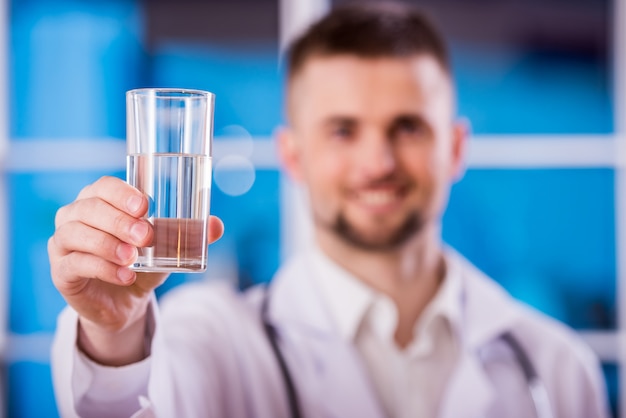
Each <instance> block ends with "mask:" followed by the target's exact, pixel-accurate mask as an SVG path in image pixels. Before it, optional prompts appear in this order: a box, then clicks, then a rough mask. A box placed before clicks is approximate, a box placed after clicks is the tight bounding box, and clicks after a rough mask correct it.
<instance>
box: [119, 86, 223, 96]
mask: <svg viewBox="0 0 626 418" xmlns="http://www.w3.org/2000/svg"><path fill="white" fill-rule="evenodd" d="M126 95H127V96H146V97H157V98H160V99H169V98H172V99H176V98H185V99H203V98H212V97H214V96H215V94H213V93H211V92H210V91H206V90H198V89H185V88H176V87H144V88H139V89H132V90H128V91H127V92H126Z"/></svg>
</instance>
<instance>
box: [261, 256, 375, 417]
mask: <svg viewBox="0 0 626 418" xmlns="http://www.w3.org/2000/svg"><path fill="white" fill-rule="evenodd" d="M312 274H315V266H314V265H312V263H311V261H310V258H309V257H306V256H304V257H300V258H299V259H297V260H295V261H294V262H292V263H291V264H290V265H289V266H288V267H287V268H285V269H284V270H283V271H282V272H281V273H280V274H279V275H278V277H277V278H276V281H275V282H274V284H273V285H272V301H273V302H272V305H271V306H270V311H269V317H270V319H271V320H272V321H273V322H274V323H275V325H276V326H277V327H278V328H279V329H280V331H281V332H283V333H284V335H285V337H286V341H285V343H286V346H287V345H289V346H290V347H291V350H289V351H290V352H291V355H292V356H293V357H292V364H294V365H295V364H297V372H294V374H295V376H294V378H295V380H296V382H297V383H296V385H297V386H299V388H298V389H299V390H300V391H301V392H302V394H301V398H302V397H305V398H308V399H301V400H300V401H301V403H305V405H304V406H305V407H306V410H317V411H316V413H313V414H309V415H310V416H324V417H349V416H354V417H357V416H358V417H364V418H370V417H371V418H382V417H383V416H384V415H383V413H382V410H381V406H380V404H379V403H378V399H377V396H376V393H375V392H374V390H373V387H372V386H371V382H370V380H369V376H368V375H367V371H366V369H365V366H364V365H363V364H362V361H361V358H360V356H359V354H358V353H357V351H356V349H355V347H354V346H353V345H352V344H350V342H348V341H344V340H343V339H342V338H341V337H340V336H339V334H338V332H337V331H336V330H335V326H334V324H333V323H332V321H331V319H330V316H329V315H328V313H327V311H326V310H325V308H324V303H323V301H322V300H321V296H320V294H319V293H318V290H317V288H316V287H315V286H314V283H313V282H312V279H311V275H312ZM287 340H288V341H287ZM292 351H293V352H292ZM295 357H297V359H296V360H295V361H293V359H294V358H295ZM298 383H299V384H298Z"/></svg>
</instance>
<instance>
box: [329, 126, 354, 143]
mask: <svg viewBox="0 0 626 418" xmlns="http://www.w3.org/2000/svg"><path fill="white" fill-rule="evenodd" d="M355 130H356V129H355V126H354V124H353V123H349V122H344V123H336V124H334V125H333V126H331V128H330V136H331V137H332V138H333V139H337V140H341V141H346V140H350V139H352V138H353V137H354V134H355Z"/></svg>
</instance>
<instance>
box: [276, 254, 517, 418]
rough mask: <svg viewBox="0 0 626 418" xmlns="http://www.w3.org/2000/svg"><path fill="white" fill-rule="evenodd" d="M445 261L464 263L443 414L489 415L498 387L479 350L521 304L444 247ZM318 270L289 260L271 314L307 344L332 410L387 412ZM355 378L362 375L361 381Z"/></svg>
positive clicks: (307, 259) (308, 260)
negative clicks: (331, 307) (329, 307)
mask: <svg viewBox="0 0 626 418" xmlns="http://www.w3.org/2000/svg"><path fill="white" fill-rule="evenodd" d="M446 261H447V262H448V263H455V264H456V266H457V268H458V269H460V274H461V285H462V292H461V294H462V297H461V301H460V304H461V314H462V318H461V323H462V326H461V327H459V329H458V330H457V332H459V334H460V335H459V341H460V342H461V349H460V355H459V360H458V364H457V366H456V367H455V370H454V372H453V374H452V376H451V378H450V382H449V384H448V387H447V390H446V391H445V393H444V396H443V399H442V403H441V405H442V410H441V411H440V416H441V417H442V418H448V417H450V418H452V417H457V416H467V417H473V416H476V417H478V416H484V414H485V413H486V411H487V410H488V407H489V405H490V404H491V402H492V399H493V397H494V396H495V393H496V390H495V388H494V387H493V386H492V384H491V381H490V379H489V376H488V375H487V373H486V371H485V369H484V367H483V365H482V363H481V361H480V358H479V349H480V348H481V347H483V346H484V345H485V344H487V343H489V342H490V341H492V340H494V339H496V338H497V337H498V336H499V335H501V334H502V333H503V332H505V331H506V330H508V329H510V328H511V327H512V326H513V325H514V324H515V323H516V322H517V320H518V318H519V317H520V311H521V308H520V307H519V305H518V304H517V303H516V302H514V301H513V299H512V298H511V297H510V296H509V295H508V294H507V293H506V292H505V291H504V289H502V288H501V287H500V286H499V285H498V284H496V283H495V282H493V281H492V280H491V279H489V278H488V277H486V276H485V275H484V274H483V273H481V272H480V271H479V270H478V269H476V268H475V267H474V266H473V265H471V263H469V262H468V261H467V260H465V259H464V258H463V257H462V256H461V255H459V254H458V253H456V252H455V251H453V250H451V249H447V250H446ZM313 274H316V266H315V263H314V262H313V257H312V256H311V254H310V253H305V254H302V255H300V256H297V257H296V258H294V259H293V260H292V261H290V262H288V263H287V264H286V265H285V266H284V267H283V268H282V269H281V271H280V272H279V273H278V274H277V276H276V278H275V280H274V283H273V285H272V286H271V290H270V291H271V299H272V303H271V304H270V306H269V310H268V318H269V320H270V321H271V322H273V323H274V324H276V325H277V326H278V327H279V328H281V329H283V330H284V331H285V332H287V333H291V334H292V336H293V337H294V338H295V339H297V340H300V343H301V344H302V345H301V346H300V347H309V349H308V350H309V354H311V355H312V360H313V361H314V362H317V363H318V366H319V365H321V368H320V367H318V369H319V370H323V372H321V373H320V374H319V376H318V385H317V386H318V388H317V390H318V396H322V398H321V399H325V402H324V407H325V408H327V410H328V412H329V415H330V416H350V415H352V416H355V412H356V411H354V409H353V408H354V407H359V408H361V407H362V408H363V411H361V412H362V414H361V415H359V416H365V417H379V416H382V413H381V408H380V405H378V403H377V402H376V395H375V392H374V390H373V388H372V386H371V384H370V382H369V380H368V377H367V373H366V371H365V367H364V365H363V364H362V363H361V360H360V357H359V356H358V355H357V353H356V349H355V348H354V346H352V345H351V344H349V343H348V342H346V341H345V340H343V339H341V338H340V336H339V332H338V330H337V329H336V326H335V325H334V324H333V322H332V320H331V316H330V314H329V313H328V312H327V311H326V308H325V304H324V301H323V300H322V297H321V294H320V292H319V290H318V288H317V287H316V286H315V283H314V281H313V278H312V275H313ZM298 345H300V344H298ZM339 371H341V373H345V375H344V376H350V382H343V383H339V382H342V379H341V377H340V376H339ZM356 377H360V378H359V379H358V381H360V382H359V383H358V384H357V383H355V381H356V380H357V379H356ZM343 380H345V379H343ZM340 384H341V386H339V385H340ZM348 386H349V387H350V388H351V389H350V392H351V394H350V397H358V399H359V401H358V402H354V401H353V402H349V399H343V402H342V401H341V399H339V398H341V396H339V398H338V394H342V395H343V394H344V391H345V388H346V387H348ZM335 398H337V399H336V402H335V401H333V399H335ZM346 408H352V409H346Z"/></svg>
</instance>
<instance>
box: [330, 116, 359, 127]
mask: <svg viewBox="0 0 626 418" xmlns="http://www.w3.org/2000/svg"><path fill="white" fill-rule="evenodd" d="M357 123H358V121H357V118H355V117H354V116H341V115H340V116H331V117H329V118H327V119H325V120H324V121H323V122H322V124H323V125H324V126H326V127H330V126H336V125H350V126H354V125H356V124H357Z"/></svg>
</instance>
